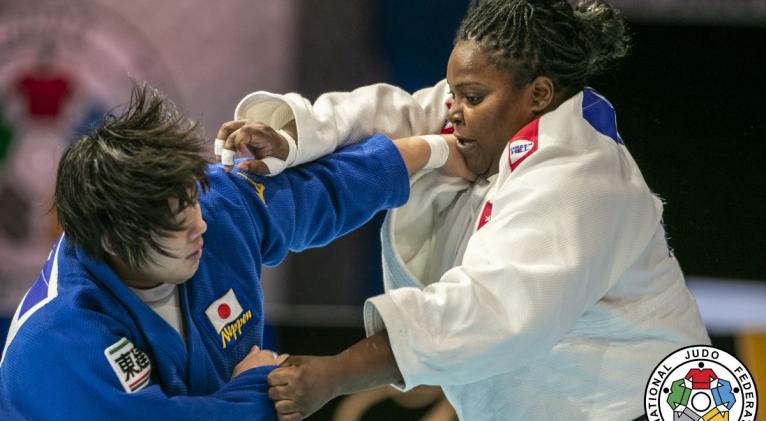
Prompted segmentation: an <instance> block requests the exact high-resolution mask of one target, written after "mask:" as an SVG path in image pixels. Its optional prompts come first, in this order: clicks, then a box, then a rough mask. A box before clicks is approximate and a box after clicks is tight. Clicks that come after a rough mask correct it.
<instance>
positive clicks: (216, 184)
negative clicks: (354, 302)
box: [0, 86, 433, 420]
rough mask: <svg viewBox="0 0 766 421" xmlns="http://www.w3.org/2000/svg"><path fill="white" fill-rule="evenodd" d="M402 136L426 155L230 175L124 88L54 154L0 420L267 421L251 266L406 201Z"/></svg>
mask: <svg viewBox="0 0 766 421" xmlns="http://www.w3.org/2000/svg"><path fill="white" fill-rule="evenodd" d="M413 139H416V141H417V142H419V143H416V141H414V140H412V139H410V141H409V143H407V142H405V144H406V145H409V146H413V145H414V147H416V148H414V149H412V150H417V151H420V152H423V151H424V149H423V148H424V146H423V145H425V154H420V155H417V154H415V155H412V154H410V155H408V152H406V150H405V149H406V148H405V147H403V146H401V145H402V143H397V145H399V146H400V149H401V152H400V150H398V149H397V146H395V145H394V143H392V141H391V140H390V139H388V138H386V137H384V136H374V137H372V138H371V139H370V140H369V141H368V142H366V143H363V144H360V145H356V146H352V147H349V148H346V149H343V150H341V151H339V152H338V153H336V154H334V155H331V156H328V157H327V158H325V159H322V160H320V161H318V162H316V163H311V164H307V165H305V166H302V167H296V168H292V169H289V170H287V171H285V172H284V173H282V174H280V175H278V176H274V177H270V178H266V177H259V176H255V175H253V174H251V173H246V172H238V171H237V170H234V171H231V172H229V171H226V170H225V169H224V168H223V167H222V166H221V165H208V163H207V162H206V161H205V159H204V158H202V157H201V152H202V151H203V150H206V145H205V144H204V142H203V140H202V139H201V137H200V136H199V134H198V131H197V130H196V127H195V125H194V124H193V123H191V122H190V121H189V120H188V119H186V118H185V117H183V116H182V115H181V114H180V113H178V112H177V111H176V110H175V108H174V107H173V105H172V103H170V102H169V101H167V100H166V99H165V98H163V97H162V95H160V94H159V93H157V92H156V91H155V90H153V89H151V88H148V87H145V86H144V87H136V88H135V89H134V92H133V96H132V98H131V103H130V104H129V105H128V108H127V110H126V112H125V113H124V114H122V115H121V116H113V115H110V116H108V117H107V118H106V119H105V120H104V121H103V122H102V123H101V125H100V126H99V127H98V128H96V129H95V131H94V133H93V134H91V135H88V136H85V137H83V138H81V139H79V140H78V141H76V142H75V143H74V144H73V145H72V146H71V147H70V148H69V149H68V150H67V151H66V152H65V153H64V156H63V157H62V160H61V162H60V165H59V169H58V177H57V182H56V192H55V197H54V205H55V208H56V211H57V214H58V217H59V222H60V223H61V225H62V226H63V228H64V232H65V233H64V234H63V235H62V236H61V237H60V238H59V240H58V241H57V242H56V244H55V245H54V247H53V249H52V250H51V252H50V255H49V257H48V260H47V262H45V264H44V267H43V269H42V271H41V273H40V275H39V277H38V278H37V280H36V281H35V282H34V284H33V285H32V287H31V288H30V289H29V291H28V292H27V294H26V295H25V296H24V298H23V299H22V301H21V303H20V305H19V307H18V309H17V311H16V313H15V315H14V317H13V320H12V325H11V329H10V332H9V337H8V340H7V343H6V345H5V349H4V353H3V360H2V362H1V363H0V419H3V420H19V419H34V420H42V419H45V420H49V419H80V420H81V419H110V420H115V419H136V418H142V419H216V420H222V419H236V420H245V419H258V420H261V419H275V418H276V417H275V413H274V408H273V404H272V402H271V401H270V400H269V398H268V396H267V388H268V383H267V381H266V375H267V374H268V373H269V372H270V371H271V370H272V369H273V368H275V366H276V365H278V364H279V363H280V362H281V361H282V360H284V358H285V356H282V357H280V358H277V356H276V355H275V354H273V353H272V352H269V351H261V350H259V349H258V348H254V347H255V346H260V345H262V335H263V326H264V318H263V295H262V290H261V286H260V271H261V266H262V265H267V266H271V265H276V264H277V263H279V262H280V261H281V260H282V259H283V258H284V257H285V255H286V254H287V252H288V250H302V249H305V248H308V247H315V246H321V245H324V244H327V243H328V242H330V241H331V240H333V239H335V238H337V237H339V236H341V235H343V234H344V233H347V232H349V231H351V230H353V229H354V228H356V227H358V226H360V225H361V224H363V223H364V222H366V221H367V220H369V219H370V218H371V217H372V216H373V215H374V214H375V213H376V212H377V211H379V210H381V209H386V208H391V207H395V206H398V205H401V204H403V203H404V202H405V201H406V200H407V198H408V194H409V181H408V171H409V172H410V173H412V172H414V171H416V170H419V169H421V168H423V165H424V164H426V163H427V161H428V160H429V152H428V151H429V149H428V148H429V146H428V144H427V142H426V141H424V140H422V139H418V138H413ZM397 142H399V141H397ZM418 148H419V149H418ZM416 155H417V159H410V158H411V157H413V156H416ZM432 155H433V154H432ZM413 165H414V166H413ZM203 244H204V246H203ZM251 350H252V352H251Z"/></svg>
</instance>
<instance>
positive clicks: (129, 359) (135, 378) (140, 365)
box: [104, 338, 152, 393]
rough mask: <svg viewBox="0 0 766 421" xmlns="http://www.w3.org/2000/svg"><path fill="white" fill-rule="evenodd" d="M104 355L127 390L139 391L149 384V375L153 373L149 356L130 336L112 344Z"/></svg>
mask: <svg viewBox="0 0 766 421" xmlns="http://www.w3.org/2000/svg"><path fill="white" fill-rule="evenodd" d="M104 355H105V356H106V359H107V361H109V365H110V366H112V370H114V374H116V375H117V378H118V379H119V380H120V384H121V385H122V388H123V389H125V391H126V392H128V393H133V392H137V391H139V390H141V389H143V388H144V387H146V385H148V384H149V375H150V374H151V373H152V363H151V361H149V356H148V355H146V353H145V352H144V351H142V350H140V349H139V348H137V347H136V346H135V345H133V342H131V341H129V340H128V338H122V339H120V340H119V341H117V342H115V343H114V344H112V345H111V346H110V347H108V348H107V349H105V350H104Z"/></svg>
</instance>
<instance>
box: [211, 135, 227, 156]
mask: <svg viewBox="0 0 766 421" xmlns="http://www.w3.org/2000/svg"><path fill="white" fill-rule="evenodd" d="M224 143H226V141H225V140H223V139H216V140H215V144H214V146H213V153H215V156H221V153H223V144H224Z"/></svg>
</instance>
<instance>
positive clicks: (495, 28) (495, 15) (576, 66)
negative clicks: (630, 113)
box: [455, 0, 630, 95]
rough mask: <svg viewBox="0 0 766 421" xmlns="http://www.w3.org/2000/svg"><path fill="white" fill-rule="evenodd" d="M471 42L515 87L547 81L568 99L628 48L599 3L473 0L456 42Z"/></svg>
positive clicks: (608, 9)
mask: <svg viewBox="0 0 766 421" xmlns="http://www.w3.org/2000/svg"><path fill="white" fill-rule="evenodd" d="M465 40H474V41H476V42H477V43H478V44H479V46H480V48H482V49H483V51H484V52H486V53H487V54H488V55H489V56H490V61H491V62H492V63H493V64H495V65H497V66H498V67H499V68H501V69H512V70H513V75H514V82H515V84H516V86H517V87H521V86H524V85H526V84H528V83H530V82H531V81H533V80H534V79H535V78H536V77H538V76H547V77H549V78H551V80H552V81H553V82H554V84H555V86H556V88H557V89H558V90H559V91H562V92H564V93H566V94H567V95H571V94H573V93H575V92H577V91H579V90H581V89H582V88H583V87H584V86H585V85H586V83H588V80H589V78H590V77H591V76H593V75H596V74H598V73H600V72H602V71H603V70H605V69H606V68H607V67H608V66H609V65H610V64H611V63H612V62H613V61H614V60H615V59H618V58H621V57H624V56H626V55H627V54H628V51H629V48H630V36H629V35H628V31H627V24H626V23H625V21H624V20H623V19H622V16H621V15H620V13H619V12H618V11H617V10H616V9H614V8H613V7H612V6H610V5H609V4H608V3H606V2H605V1H603V0H585V1H580V2H579V3H578V4H577V5H576V6H575V8H572V6H571V5H570V4H569V3H568V2H567V1H565V0H478V1H476V0H475V1H474V2H473V3H472V6H471V8H470V9H469V10H468V12H467V14H466V16H465V18H463V22H462V23H461V24H460V29H458V33H457V36H456V38H455V43H457V42H459V41H465Z"/></svg>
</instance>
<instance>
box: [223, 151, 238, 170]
mask: <svg viewBox="0 0 766 421" xmlns="http://www.w3.org/2000/svg"><path fill="white" fill-rule="evenodd" d="M236 154H237V151H233V150H231V149H222V150H221V163H222V164H223V165H228V166H232V165H234V155H236Z"/></svg>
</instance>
